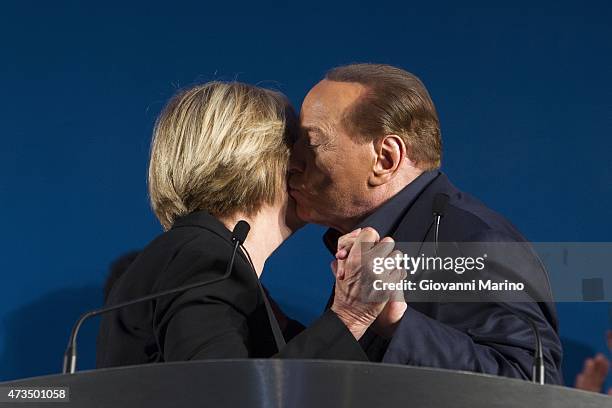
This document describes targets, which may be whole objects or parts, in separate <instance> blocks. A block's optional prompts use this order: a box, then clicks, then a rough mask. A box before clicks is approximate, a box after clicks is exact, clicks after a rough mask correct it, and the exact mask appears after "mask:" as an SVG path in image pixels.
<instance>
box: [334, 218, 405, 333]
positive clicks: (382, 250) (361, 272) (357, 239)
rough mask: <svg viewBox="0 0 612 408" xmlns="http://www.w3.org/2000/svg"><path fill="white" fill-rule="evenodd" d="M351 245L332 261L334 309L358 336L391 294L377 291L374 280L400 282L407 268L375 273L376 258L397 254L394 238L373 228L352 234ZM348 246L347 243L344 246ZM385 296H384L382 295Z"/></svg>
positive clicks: (374, 317) (373, 319) (382, 307)
mask: <svg viewBox="0 0 612 408" xmlns="http://www.w3.org/2000/svg"><path fill="white" fill-rule="evenodd" d="M349 235H350V236H352V239H351V240H350V242H351V244H350V248H348V250H347V252H346V254H344V255H345V256H343V257H341V258H342V259H338V257H337V259H336V260H335V261H334V262H333V263H332V270H333V272H334V275H335V276H336V290H335V295H334V304H333V305H332V307H331V309H332V310H333V311H334V312H335V313H336V315H338V317H339V318H340V320H342V321H343V322H344V324H345V325H346V326H347V328H348V329H349V330H350V331H351V332H352V333H353V335H354V336H355V338H356V339H359V338H361V336H363V333H365V331H366V329H367V328H368V327H369V326H370V325H371V324H372V323H373V322H374V321H375V320H376V318H377V317H378V315H379V314H380V313H381V311H382V310H383V309H384V308H385V306H386V304H387V301H388V297H386V296H382V295H383V293H377V291H376V290H375V289H374V285H373V282H374V280H376V279H380V280H382V281H384V282H400V281H401V280H402V279H404V277H405V272H404V271H402V270H398V269H393V270H391V271H385V272H383V273H382V274H379V275H375V274H374V273H373V271H372V262H373V260H374V258H384V257H387V256H394V254H395V253H394V252H393V243H394V241H393V239H392V238H388V237H387V238H384V239H382V240H380V237H379V235H378V233H377V232H376V230H374V229H373V228H364V229H363V230H360V231H354V232H353V233H351V234H349ZM347 247H348V246H345V249H346V248H347ZM395 252H397V251H395ZM381 297H382V298H381Z"/></svg>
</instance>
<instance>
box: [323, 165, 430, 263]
mask: <svg viewBox="0 0 612 408" xmlns="http://www.w3.org/2000/svg"><path fill="white" fill-rule="evenodd" d="M439 174H440V171H439V170H430V171H425V172H423V173H421V174H420V175H419V176H418V177H417V178H416V179H414V180H413V181H412V182H411V183H410V184H408V185H407V186H406V187H404V188H403V189H402V190H401V191H400V192H399V193H397V194H396V195H394V196H393V197H391V198H390V199H389V200H387V201H386V202H385V203H383V204H382V205H381V206H380V207H378V208H377V209H376V210H375V211H374V212H373V213H371V214H370V215H368V216H367V217H366V218H364V219H363V221H361V222H360V223H359V224H357V225H356V226H355V229H357V228H364V227H372V228H374V229H375V230H376V231H378V234H379V235H380V237H381V238H382V237H384V236H387V235H390V234H391V233H393V231H394V230H395V228H396V227H397V224H398V223H399V222H400V221H401V220H402V216H403V215H404V214H405V213H406V211H407V210H408V209H409V208H410V206H411V205H412V203H414V201H415V200H416V199H417V197H418V196H419V194H421V192H422V191H423V190H424V189H425V187H427V186H428V185H429V183H431V182H432V181H433V180H434V179H435V178H436V177H438V175H439ZM341 236H342V233H341V232H340V231H338V230H335V229H333V228H330V229H328V230H327V231H326V232H325V234H324V235H323V242H324V243H325V246H326V247H327V249H328V250H329V251H330V252H331V253H332V254H335V253H336V248H337V244H338V238H340V237H341Z"/></svg>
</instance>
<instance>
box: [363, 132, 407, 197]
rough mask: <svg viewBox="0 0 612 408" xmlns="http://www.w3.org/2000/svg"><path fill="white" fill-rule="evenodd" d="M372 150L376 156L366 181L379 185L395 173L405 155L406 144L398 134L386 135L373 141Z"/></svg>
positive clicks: (372, 184) (387, 180)
mask: <svg viewBox="0 0 612 408" xmlns="http://www.w3.org/2000/svg"><path fill="white" fill-rule="evenodd" d="M374 150H375V154H376V157H375V161H374V166H373V167H372V172H371V173H370V177H369V179H368V183H369V184H370V185H371V186H380V185H383V184H385V183H387V182H389V180H391V179H392V178H393V177H394V176H395V175H396V173H397V171H398V170H399V168H400V164H401V163H402V160H403V159H404V158H405V157H406V144H405V143H404V141H403V140H402V138H401V137H399V136H398V135H386V136H384V137H382V138H381V139H379V140H377V141H375V142H374Z"/></svg>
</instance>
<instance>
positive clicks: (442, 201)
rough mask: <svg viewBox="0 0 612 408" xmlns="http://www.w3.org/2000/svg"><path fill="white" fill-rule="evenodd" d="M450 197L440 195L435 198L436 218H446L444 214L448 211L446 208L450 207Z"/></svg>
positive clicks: (434, 210) (434, 211)
mask: <svg viewBox="0 0 612 408" xmlns="http://www.w3.org/2000/svg"><path fill="white" fill-rule="evenodd" d="M449 199H450V197H449V196H448V194H444V193H438V194H436V195H435V196H434V200H433V206H432V210H433V215H434V217H438V216H440V217H444V212H445V211H446V206H447V205H448V200H449Z"/></svg>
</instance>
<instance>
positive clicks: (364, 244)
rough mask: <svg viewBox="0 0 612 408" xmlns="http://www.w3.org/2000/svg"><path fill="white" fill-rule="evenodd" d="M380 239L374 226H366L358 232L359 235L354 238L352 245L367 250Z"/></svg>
mask: <svg viewBox="0 0 612 408" xmlns="http://www.w3.org/2000/svg"><path fill="white" fill-rule="evenodd" d="M378 241H380V235H378V231H376V230H375V229H374V228H372V227H366V228H363V229H362V230H361V232H359V235H357V238H356V239H355V243H354V244H353V245H357V247H358V249H360V252H361V250H366V251H367V250H368V249H370V248H372V247H374V245H376V243H377V242H378Z"/></svg>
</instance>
